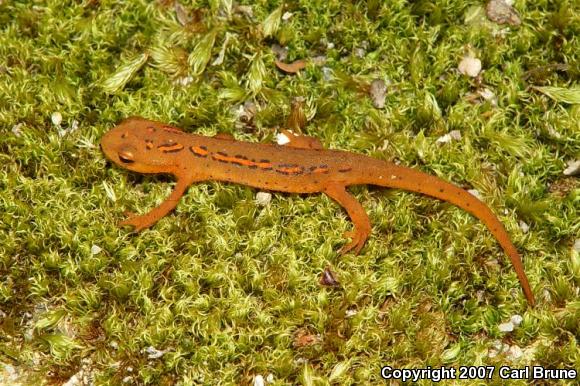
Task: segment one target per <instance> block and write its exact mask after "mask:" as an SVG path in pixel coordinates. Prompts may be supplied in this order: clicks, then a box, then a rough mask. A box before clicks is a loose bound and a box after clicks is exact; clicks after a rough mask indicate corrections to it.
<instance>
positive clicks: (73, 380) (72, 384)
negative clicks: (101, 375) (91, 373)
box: [62, 374, 81, 386]
mask: <svg viewBox="0 0 580 386" xmlns="http://www.w3.org/2000/svg"><path fill="white" fill-rule="evenodd" d="M80 384H81V380H80V379H79V377H77V374H75V375H73V376H72V377H70V378H69V379H68V381H66V382H65V383H63V384H62V386H76V385H80Z"/></svg>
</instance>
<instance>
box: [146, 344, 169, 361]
mask: <svg viewBox="0 0 580 386" xmlns="http://www.w3.org/2000/svg"><path fill="white" fill-rule="evenodd" d="M145 352H146V353H147V357H148V358H149V359H157V358H161V357H162V356H163V354H165V352H164V351H163V350H157V349H156V348H155V347H153V346H149V347H147V348H146V349H145Z"/></svg>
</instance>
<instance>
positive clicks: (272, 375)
mask: <svg viewBox="0 0 580 386" xmlns="http://www.w3.org/2000/svg"><path fill="white" fill-rule="evenodd" d="M266 382H268V383H274V374H268V376H267V377H266Z"/></svg>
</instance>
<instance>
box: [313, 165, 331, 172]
mask: <svg viewBox="0 0 580 386" xmlns="http://www.w3.org/2000/svg"><path fill="white" fill-rule="evenodd" d="M310 171H311V172H312V173H318V174H326V173H328V166H327V165H320V166H311V167H310Z"/></svg>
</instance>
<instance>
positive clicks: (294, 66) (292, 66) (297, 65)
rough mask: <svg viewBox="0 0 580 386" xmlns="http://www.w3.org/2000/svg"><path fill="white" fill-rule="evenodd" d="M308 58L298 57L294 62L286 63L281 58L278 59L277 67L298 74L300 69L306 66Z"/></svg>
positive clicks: (288, 72)
mask: <svg viewBox="0 0 580 386" xmlns="http://www.w3.org/2000/svg"><path fill="white" fill-rule="evenodd" d="M306 64H307V62H306V60H303V59H298V60H295V61H294V62H292V63H284V62H281V61H279V60H276V67H278V68H279V69H280V70H282V71H284V72H285V73H287V74H296V73H297V72H298V71H300V70H302V69H303V68H305V67H306Z"/></svg>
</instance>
